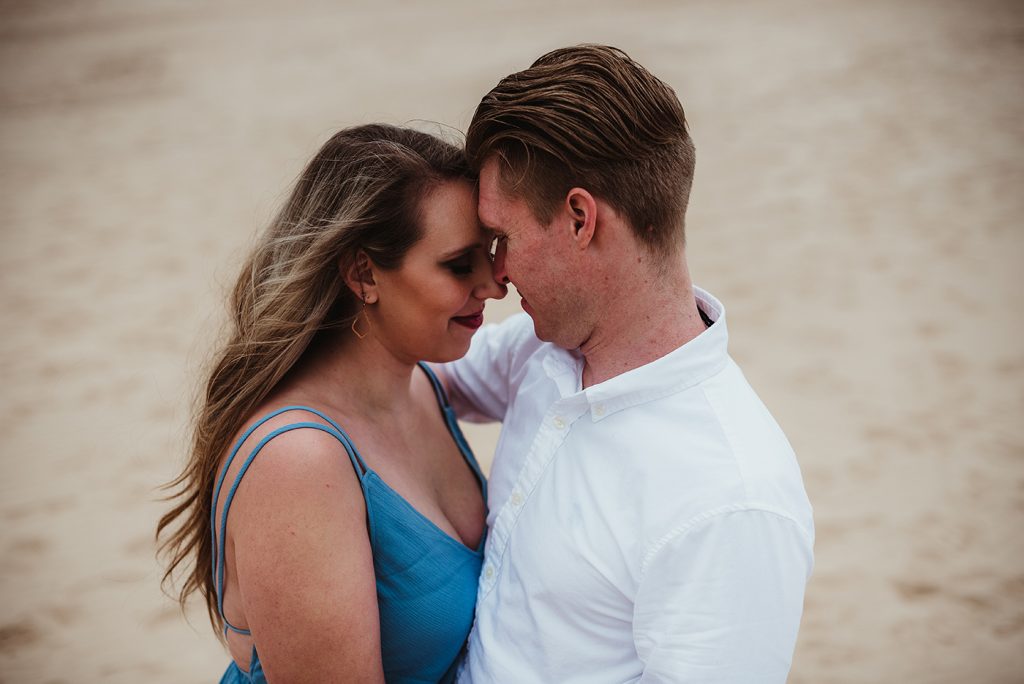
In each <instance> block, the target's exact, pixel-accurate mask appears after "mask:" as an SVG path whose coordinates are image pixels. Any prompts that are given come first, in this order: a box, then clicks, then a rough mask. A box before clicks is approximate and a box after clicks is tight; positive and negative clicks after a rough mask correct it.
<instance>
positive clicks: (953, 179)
mask: <svg viewBox="0 0 1024 684" xmlns="http://www.w3.org/2000/svg"><path fill="white" fill-rule="evenodd" d="M483 4H485V3H472V2H457V3H445V2H433V3H417V4H414V3H411V2H403V3H395V2H383V1H380V2H374V3H358V4H352V5H348V4H346V3H337V2H323V3H311V2H307V3H295V2H289V3H283V2H282V3H267V2H259V3H254V2H244V3H243V2H221V3H200V2H188V3H186V2H170V1H162V2H156V1H154V2H145V3H139V2H129V1H128V0H121V1H113V0H112V1H105V2H70V1H68V0H64V1H59V2H46V3H29V2H12V1H9V0H8V1H4V2H2V3H0V206H2V212H0V231H2V232H0V237H2V242H0V304H2V308H0V329H2V331H3V332H2V334H0V378H2V385H0V387H2V389H0V520H2V525H0V681H2V682H5V683H14V682H71V681H76V682H135V681H147V682H203V681H215V678H216V677H218V676H219V674H220V672H221V671H222V669H223V667H224V664H225V663H226V661H227V658H226V656H225V654H224V653H223V652H222V651H221V648H220V646H219V645H218V643H217V641H216V639H215V638H214V636H213V634H212V633H211V631H210V628H209V626H208V624H207V623H206V621H205V617H204V616H203V614H202V612H201V611H199V610H196V611H193V612H192V613H191V618H190V619H191V624H189V623H188V622H186V621H185V619H183V618H182V616H181V614H180V613H179V611H178V609H177V607H176V605H175V604H174V603H173V602H172V601H170V600H169V599H167V598H165V597H164V596H162V595H161V593H160V591H159V589H158V577H159V572H160V571H159V568H158V565H157V563H156V561H155V560H154V558H153V550H154V548H153V542H152V534H153V527H154V524H155V521H156V518H157V516H158V515H159V514H160V512H161V511H162V510H163V505H162V504H159V503H158V502H156V501H155V498H156V486H157V485H158V484H159V483H161V482H162V481H166V480H167V479H169V478H170V477H171V476H172V475H173V474H175V473H176V472H177V470H178V468H179V467H180V464H181V461H182V458H183V448H182V447H183V444H184V442H185V434H186V432H185V421H186V418H187V406H188V399H189V396H190V395H191V392H192V388H193V387H194V377H195V368H196V367H197V366H198V364H199V363H200V362H201V361H202V360H203V358H204V355H205V353H206V344H207V341H208V340H209V338H210V337H211V335H212V334H213V331H214V330H215V329H216V326H217V325H218V322H219V321H220V316H221V313H222V310H221V302H222V296H223V291H224V288H225V287H226V285H227V284H228V283H229V282H230V281H231V280H232V279H233V277H234V273H235V269H236V268H237V266H238V263H239V260H240V259H241V256H242V254H243V253H244V251H245V249H246V247H247V245H248V244H249V243H250V240H251V239H252V235H253V233H254V232H255V231H256V230H257V229H258V228H259V227H260V226H262V225H263V224H264V223H265V222H266V220H267V219H268V217H269V216H270V214H271V212H272V211H273V208H274V207H275V206H276V204H277V203H278V202H279V201H280V200H281V199H282V197H283V194H284V193H285V191H286V189H287V187H288V185H289V184H290V182H291V181H292V179H293V178H294V177H295V175H296V173H297V172H298V171H299V169H300V167H301V165H302V164H303V163H304V161H305V160H306V159H307V158H308V157H309V156H310V155H311V154H312V153H313V151H314V150H315V149H316V148H317V147H318V145H319V144H320V143H321V142H322V141H323V140H325V139H326V138H327V136H329V135H330V134H331V133H332V132H333V131H334V130H336V129H337V128H339V127H341V126H344V125H349V124H353V123H360V122H367V121H373V120H384V121H389V122H394V123H402V122H406V121H411V120H414V119H425V120H430V121H437V122H441V123H443V124H446V125H450V126H452V127H455V128H457V129H464V128H465V126H466V125H467V123H468V121H469V118H470V116H471V114H472V111H473V109H474V107H475V104H476V102H477V101H478V100H479V98H480V96H481V95H482V94H483V93H484V92H485V91H486V90H487V89H488V88H489V87H490V86H491V85H493V83H494V82H496V81H497V80H498V79H499V78H500V77H501V76H504V75H505V74H507V73H509V72H511V71H514V70H518V69H520V68H524V67H526V66H527V65H528V64H529V62H530V61H531V60H532V59H533V58H534V57H536V56H537V55H539V54H540V53H541V52H543V51H545V50H547V49H549V48H553V47H557V46H561V45H565V44H573V43H579V42H586V41H595V42H608V43H613V44H616V45H619V46H621V47H623V48H625V49H626V50H627V51H629V52H630V53H631V54H633V56H635V57H636V58H638V59H639V60H640V61H641V62H643V63H644V64H646V65H647V66H648V67H649V68H650V69H651V70H652V71H654V72H655V73H656V74H658V75H660V76H661V77H662V78H664V79H665V80H667V81H668V82H669V83H671V84H672V85H673V86H674V87H675V88H676V89H677V91H678V92H679V94H680V96H681V98H682V100H683V103H684V105H685V107H686V110H687V112H688V116H689V118H690V121H691V125H692V131H693V135H694V138H695V139H696V141H697V146H698V158H699V161H698V175H697V182H696V186H695V189H694V194H693V203H692V208H691V211H690V215H689V235H690V247H689V253H690V261H691V265H692V267H693V270H694V272H695V276H696V279H697V281H698V282H699V283H700V284H702V285H703V286H705V287H707V288H708V289H710V290H711V291H713V292H715V293H716V294H717V295H718V296H719V297H720V298H721V299H723V300H724V302H725V303H726V306H727V307H728V308H729V312H730V326H731V328H732V332H733V347H732V349H733V353H734V356H735V357H736V358H737V360H738V361H739V362H740V364H741V365H742V366H743V367H744V369H745V370H746V372H747V375H748V377H749V378H750V379H751V381H752V383H753V384H754V385H755V387H756V388H758V390H759V391H760V393H761V394H762V396H763V398H764V399H765V401H766V402H767V403H768V405H769V406H770V407H771V408H772V409H773V411H774V412H775V414H776V416H777V418H778V419H779V421H780V422H781V423H782V425H783V426H784V428H785V429H786V431H787V433H788V434H789V436H790V438H791V441H792V442H793V444H794V446H795V447H796V449H797V452H798V454H799V456H800V459H801V463H802V467H803V470H804V475H805V478H806V482H807V488H808V490H809V492H810V495H811V498H812V501H813V503H814V505H815V510H816V518H817V525H818V542H817V566H816V569H815V574H814V577H813V580H812V582H811V585H810V587H809V591H808V595H807V603H806V612H805V618H804V622H803V626H802V630H801V633H800V640H799V645H798V648H797V652H796V656H795V661H794V666H793V672H792V676H791V681H792V682H799V683H811V682H815V683H816V682H829V683H832V682H835V683H846V682H904V683H905V682H911V683H914V682H986V683H987V682H1020V681H1024V542H1022V533H1021V530H1022V529H1024V428H1022V426H1021V419H1022V417H1024V345H1022V344H1021V338H1022V336H1024V307H1022V298H1021V292H1022V286H1024V276H1022V275H1021V264H1022V263H1024V225H1022V219H1024V192H1022V188H1024V163H1022V153H1024V147H1022V141H1024V124H1022V122H1024V6H1022V5H1021V4H1020V3H1011V2H994V1H982V2H971V3H962V2H952V1H950V2H922V1H917V0H914V1H907V2H897V1H895V0H893V1H892V2H878V1H867V2H861V1H855V0H842V1H840V0H836V1H833V2H828V3H824V2H812V1H810V0H763V1H758V2H755V1H753V0H750V1H747V2H738V1H737V2H712V1H710V0H708V1H700V2H680V3H670V2H660V3H659V2H637V3H618V4H615V5H612V4H608V5H607V6H603V5H602V4H600V3H595V2H582V1H580V2H565V3H558V4H557V8H556V7H555V5H556V3H551V2H536V3H530V4H523V5H519V6H517V7H515V8H509V7H494V8H492V9H480V7H479V6H480V5H483ZM516 308H517V304H516V302H515V301H511V299H510V300H506V301H505V302H503V303H502V305H501V306H500V307H494V309H492V311H491V316H492V319H496V318H500V317H501V316H504V315H507V314H508V313H509V312H511V311H513V310H515V309H516ZM494 435H495V430H487V429H485V430H479V429H474V430H473V431H472V433H471V437H472V439H473V441H474V443H475V444H476V446H477V448H478V451H479V452H480V454H481V456H482V457H483V459H484V460H488V459H489V455H490V450H491V448H492V444H493V440H494Z"/></svg>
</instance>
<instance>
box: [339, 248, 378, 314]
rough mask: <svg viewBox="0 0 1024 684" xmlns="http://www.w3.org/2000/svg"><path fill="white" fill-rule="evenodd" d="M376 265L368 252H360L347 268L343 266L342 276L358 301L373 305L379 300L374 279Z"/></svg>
mask: <svg viewBox="0 0 1024 684" xmlns="http://www.w3.org/2000/svg"><path fill="white" fill-rule="evenodd" d="M374 268H375V266H374V263H373V261H372V260H371V259H370V257H369V256H367V254H366V252H364V251H362V250H359V252H358V253H357V254H356V256H355V258H354V259H352V261H351V262H350V263H349V264H348V265H347V266H345V265H344V264H343V265H342V269H343V270H342V276H343V277H344V278H345V284H346V285H348V289H350V290H352V293H353V294H354V295H355V296H356V298H357V299H361V300H363V301H364V302H366V303H367V304H373V303H374V302H376V301H377V299H378V292H377V281H376V280H375V279H374V277H373V271H374Z"/></svg>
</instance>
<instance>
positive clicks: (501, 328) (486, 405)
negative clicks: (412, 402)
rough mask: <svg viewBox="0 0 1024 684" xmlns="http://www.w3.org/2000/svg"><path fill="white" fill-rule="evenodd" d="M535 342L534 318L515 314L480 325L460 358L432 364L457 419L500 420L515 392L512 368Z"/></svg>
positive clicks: (516, 365) (514, 368)
mask: <svg viewBox="0 0 1024 684" xmlns="http://www.w3.org/2000/svg"><path fill="white" fill-rule="evenodd" d="M538 344H540V342H539V340H537V338H536V337H535V336H534V334H533V321H532V320H531V319H530V317H529V316H527V315H526V314H525V313H524V314H518V315H515V316H511V317H509V318H507V319H505V320H504V321H502V322H501V323H498V324H496V325H495V324H491V325H485V326H484V327H482V328H480V330H478V331H477V333H476V335H474V336H473V342H472V343H471V344H470V347H469V352H468V353H467V354H466V355H465V356H464V357H462V358H461V359H458V360H457V361H452V362H450V363H446V364H442V365H437V366H432V367H433V368H434V371H435V372H436V373H437V375H438V377H439V378H440V379H441V382H442V383H443V384H444V386H445V389H446V390H447V392H448V397H449V399H450V400H451V403H452V406H453V407H454V408H455V413H456V414H457V415H458V416H459V418H460V419H463V420H469V421H471V422H477V423H486V422H493V421H500V420H502V419H503V418H504V417H505V411H506V410H507V409H508V404H509V402H510V401H511V399H512V395H513V394H514V392H513V387H512V383H513V378H514V375H515V370H516V369H517V368H518V367H519V366H520V365H521V360H522V359H524V358H525V356H526V355H527V354H528V353H529V350H532V349H534V348H535V347H536V346H537V345H538ZM517 361H519V362H520V363H517Z"/></svg>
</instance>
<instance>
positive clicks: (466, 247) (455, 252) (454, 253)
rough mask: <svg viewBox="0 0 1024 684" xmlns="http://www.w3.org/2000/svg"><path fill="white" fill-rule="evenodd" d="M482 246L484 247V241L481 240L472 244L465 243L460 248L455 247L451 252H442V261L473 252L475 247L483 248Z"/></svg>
mask: <svg viewBox="0 0 1024 684" xmlns="http://www.w3.org/2000/svg"><path fill="white" fill-rule="evenodd" d="M482 247H483V243H481V242H479V241H478V242H474V243H472V244H468V245H463V246H462V247H459V248H458V249H453V250H451V251H449V252H445V253H444V254H442V255H441V260H442V261H447V260H448V259H455V258H457V257H460V256H462V255H464V254H467V253H469V252H472V251H473V250H474V249H481V248H482Z"/></svg>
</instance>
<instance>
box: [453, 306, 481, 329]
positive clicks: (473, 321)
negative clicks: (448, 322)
mask: <svg viewBox="0 0 1024 684" xmlns="http://www.w3.org/2000/svg"><path fill="white" fill-rule="evenodd" d="M452 320H453V321H455V322H456V323H458V324H459V325H464V326H466V327H467V328H469V329H470V330H476V329H477V328H479V327H480V326H481V325H483V324H484V312H483V309H481V310H480V311H478V312H476V313H475V314H470V315H469V316H453V317H452Z"/></svg>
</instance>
